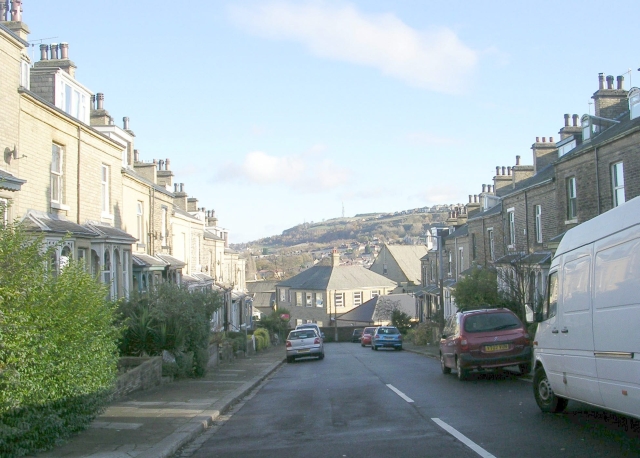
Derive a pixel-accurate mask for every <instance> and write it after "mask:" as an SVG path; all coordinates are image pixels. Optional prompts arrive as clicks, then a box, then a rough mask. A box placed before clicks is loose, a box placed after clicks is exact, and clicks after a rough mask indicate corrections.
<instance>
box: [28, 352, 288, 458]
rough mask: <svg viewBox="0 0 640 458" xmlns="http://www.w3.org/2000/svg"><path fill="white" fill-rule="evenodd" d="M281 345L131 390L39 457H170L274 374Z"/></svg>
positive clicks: (38, 455)
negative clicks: (201, 371) (192, 375)
mask: <svg viewBox="0 0 640 458" xmlns="http://www.w3.org/2000/svg"><path fill="white" fill-rule="evenodd" d="M284 359H285V350H284V346H283V345H279V346H275V347H269V348H268V349H266V350H263V351H260V352H258V353H256V354H254V355H251V356H248V357H246V358H238V359H235V360H234V361H232V362H229V363H221V364H220V365H218V366H217V367H215V368H214V369H212V370H210V371H208V372H207V374H206V375H205V376H204V377H203V378H200V379H186V380H178V381H174V382H172V383H168V384H165V385H160V386H158V387H155V388H153V389H151V390H148V391H139V392H135V393H131V394H130V395H129V396H127V397H126V398H124V399H121V400H119V401H117V402H114V403H113V404H111V405H110V406H109V407H108V408H107V410H106V411H105V412H104V413H103V414H102V415H100V416H99V417H98V418H96V419H95V420H94V421H93V422H92V423H91V425H90V427H89V428H88V429H87V430H85V431H83V432H81V433H79V434H78V435H76V436H74V437H72V438H71V439H70V440H69V442H66V443H65V444H63V445H61V446H59V447H56V448H54V449H53V450H50V451H48V452H43V453H39V454H37V455H31V456H35V457H37V458H53V457H55V458H80V457H91V458H131V457H137V458H168V457H171V456H172V455H174V454H175V453H176V452H177V451H178V450H179V449H180V448H181V447H182V446H184V445H186V444H187V443H188V442H190V441H191V440H193V439H195V438H196V437H197V436H198V435H199V434H200V433H201V432H202V431H204V430H205V429H206V428H207V427H208V426H209V425H211V423H212V422H213V421H214V420H215V419H216V418H217V417H218V416H219V415H221V414H223V413H224V412H225V411H226V410H227V409H228V408H229V407H230V406H232V405H233V404H234V403H236V402H237V401H238V400H239V399H241V398H242V397H244V396H246V395H247V394H248V393H249V392H250V391H251V390H253V389H254V388H255V387H256V386H257V385H259V384H260V383H261V382H262V381H263V380H264V379H265V378H267V377H268V376H269V375H270V374H271V373H272V372H274V371H275V370H276V369H277V368H278V367H279V366H280V365H281V364H282V363H283V362H284Z"/></svg>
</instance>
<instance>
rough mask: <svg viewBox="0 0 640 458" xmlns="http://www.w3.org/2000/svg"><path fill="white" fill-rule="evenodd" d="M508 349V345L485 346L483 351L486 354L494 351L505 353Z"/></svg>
mask: <svg viewBox="0 0 640 458" xmlns="http://www.w3.org/2000/svg"><path fill="white" fill-rule="evenodd" d="M508 349H509V344H497V345H485V347H484V351H486V352H487V353H491V352H495V351H505V350H508Z"/></svg>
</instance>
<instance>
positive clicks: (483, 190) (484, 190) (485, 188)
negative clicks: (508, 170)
mask: <svg viewBox="0 0 640 458" xmlns="http://www.w3.org/2000/svg"><path fill="white" fill-rule="evenodd" d="M482 192H487V185H486V184H483V185H482Z"/></svg>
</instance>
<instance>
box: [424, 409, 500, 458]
mask: <svg viewBox="0 0 640 458" xmlns="http://www.w3.org/2000/svg"><path fill="white" fill-rule="evenodd" d="M432 420H433V421H434V422H436V424H437V425H438V426H440V427H441V428H442V429H444V430H445V431H446V432H448V433H449V434H451V435H452V436H453V437H455V438H456V439H458V440H459V441H460V442H462V443H463V444H464V445H466V446H467V447H469V448H470V449H471V450H473V451H474V452H476V453H477V454H478V455H480V456H481V457H482V458H496V457H495V456H494V455H492V454H491V453H489V452H487V451H486V450H485V449H483V448H482V447H480V446H479V445H478V444H476V443H475V442H473V441H472V440H471V439H469V438H468V437H467V436H465V435H464V434H462V433H461V432H459V431H458V430H456V429H454V428H452V427H451V426H449V425H448V424H446V423H445V422H444V421H442V420H440V419H439V418H432Z"/></svg>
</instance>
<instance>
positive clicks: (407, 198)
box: [23, 0, 640, 243]
mask: <svg viewBox="0 0 640 458" xmlns="http://www.w3.org/2000/svg"><path fill="white" fill-rule="evenodd" d="M23 10H24V12H23V21H24V22H25V23H26V24H27V25H28V26H29V28H30V30H31V35H30V37H29V39H30V40H31V42H32V43H33V44H34V46H33V47H32V48H31V50H32V56H33V57H34V59H39V51H38V45H39V44H40V43H41V42H44V43H57V42H67V43H69V57H70V59H71V60H72V61H73V62H74V63H75V64H76V65H77V66H78V70H77V74H76V78H77V79H78V80H79V81H80V82H81V83H82V84H84V85H85V86H86V87H88V88H89V89H90V90H91V91H93V92H96V93H97V92H102V93H104V94H105V108H106V109H107V110H108V111H109V113H110V114H111V115H112V116H113V117H114V118H115V120H116V122H117V123H118V124H119V125H122V118H123V117H124V116H127V117H129V118H130V128H131V129H132V130H133V131H134V132H135V134H136V148H137V149H138V150H139V152H140V157H141V159H142V160H145V161H151V160H153V159H164V158H169V159H170V160H171V169H172V170H173V171H174V173H175V175H176V176H175V178H176V181H177V182H179V183H180V182H181V183H185V191H186V192H187V193H188V194H189V196H190V197H196V198H198V200H199V202H198V203H199V206H201V207H202V206H204V207H206V208H207V209H214V210H215V211H216V214H217V216H218V218H219V220H220V225H221V226H223V227H225V228H227V229H229V230H230V239H231V240H230V241H231V242H232V243H239V242H245V241H250V240H255V239H257V238H260V237H266V236H269V235H275V234H280V233H281V232H282V230H284V229H287V228H289V227H292V226H294V225H296V224H299V223H303V222H305V221H306V222H311V221H314V222H318V221H322V220H324V219H330V218H335V217H339V216H341V214H342V208H343V205H344V211H345V215H346V216H353V215H355V214H357V213H369V212H390V211H398V210H403V209H408V208H416V207H422V206H425V205H433V204H439V203H466V202H467V201H468V196H469V194H478V193H480V192H481V190H482V184H490V183H492V181H491V180H492V178H493V176H494V175H495V167H496V166H512V165H514V164H515V156H516V155H520V156H522V163H523V164H531V163H532V157H531V149H530V148H531V145H532V143H533V142H534V141H535V138H536V137H547V138H548V137H554V138H555V139H558V138H559V136H558V130H559V129H560V128H561V127H562V126H563V124H564V118H563V115H564V113H569V114H574V113H576V114H579V115H583V114H585V113H588V112H589V109H590V105H589V102H590V101H591V99H590V97H591V95H592V94H593V92H594V91H596V90H597V88H598V73H600V72H602V73H604V74H605V75H613V76H614V77H615V76H618V75H624V76H625V88H626V89H628V88H629V87H631V86H636V85H637V86H640V73H639V72H638V71H637V69H638V67H639V66H640V61H638V60H637V56H638V53H637V47H638V43H640V27H638V20H637V11H638V9H637V4H636V3H635V2H632V1H627V0H619V1H616V2H609V3H603V2H595V1H584V0H583V1H572V0H571V1H570V0H567V1H563V2H557V1H544V0H543V1H539V0H537V1H536V2H524V1H517V0H516V1H509V2H507V1H491V0H487V1H482V2H477V1H456V0H453V1H451V0H450V1H448V2H435V1H426V0H420V1H419V0H415V1H409V0H406V1H403V0H395V1H382V0H366V1H364V0H358V1H342V0H336V1H302V0H298V1H233V2H228V1H207V2H204V1H198V0H193V1H191V2H188V1H180V2H178V1H165V0H153V1H151V0H129V1H124V0H108V1H98V0H66V1H65V2H62V3H61V2H52V1H50V0H24V1H23ZM629 70H631V72H630V73H627V72H628V71H629Z"/></svg>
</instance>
